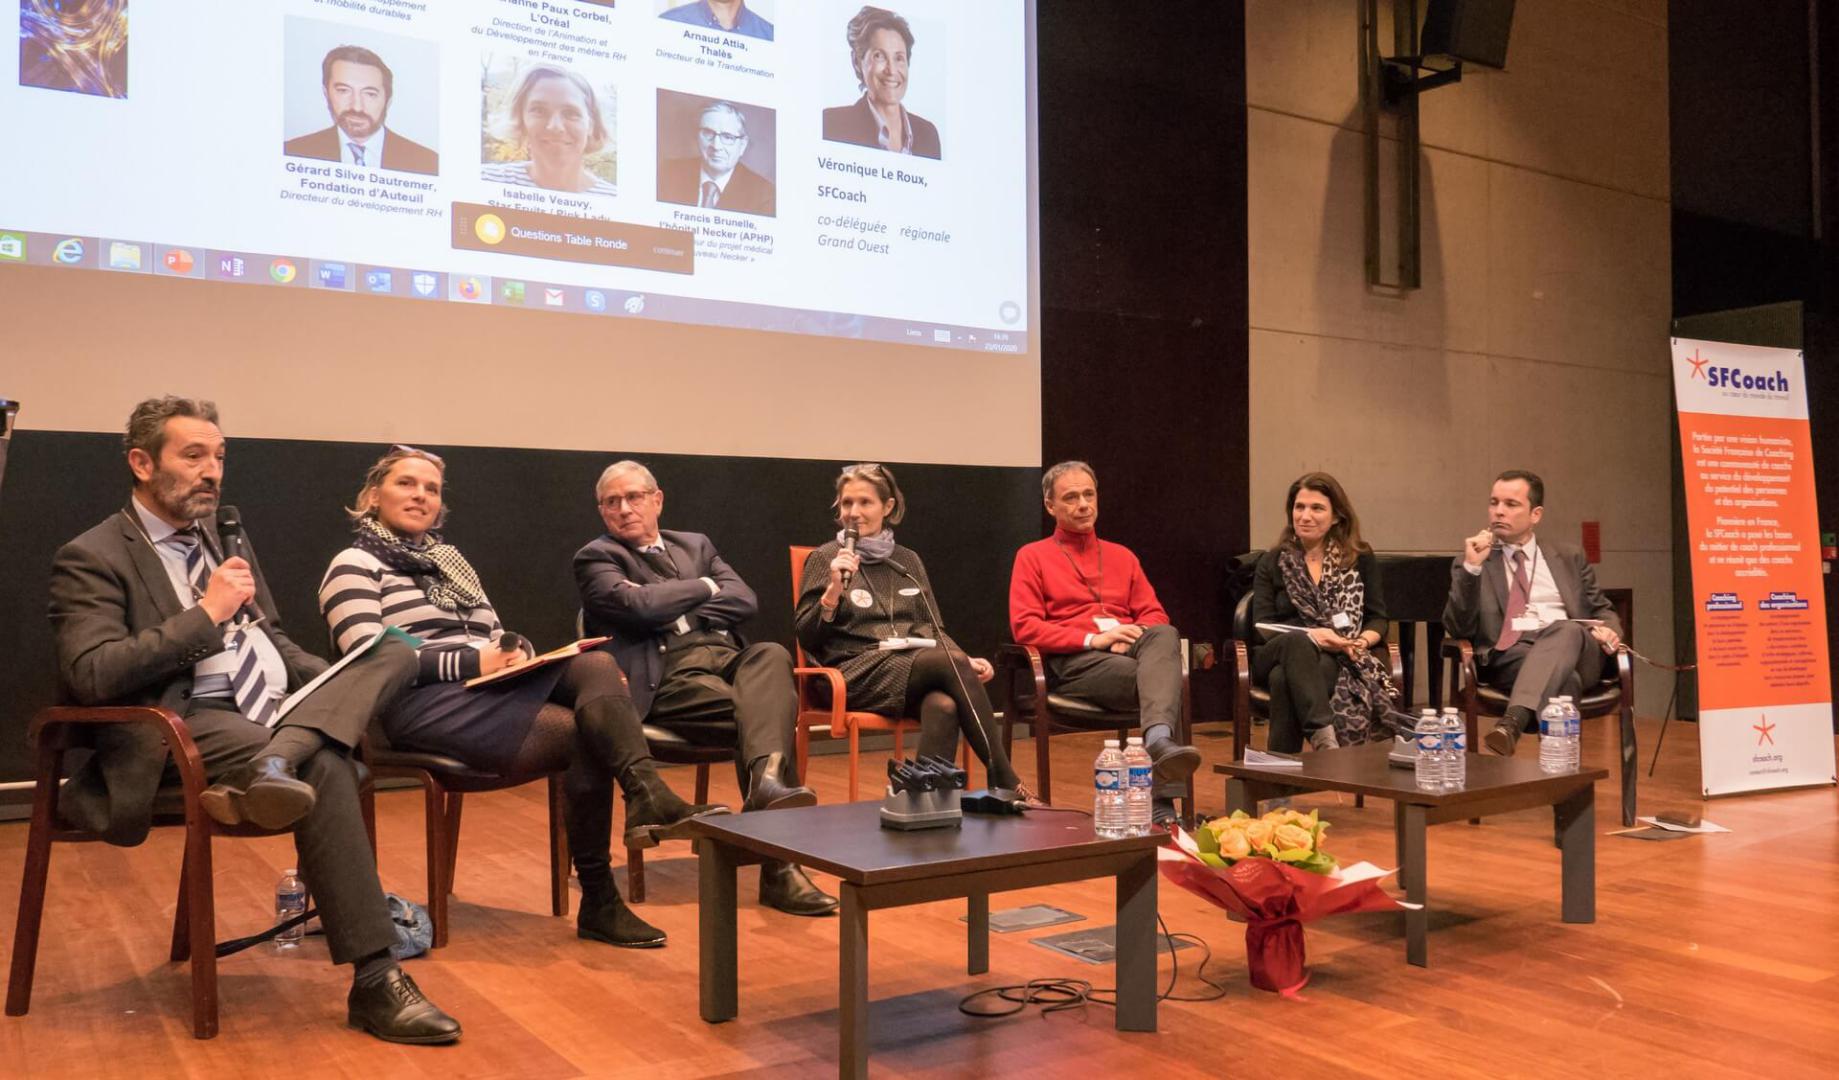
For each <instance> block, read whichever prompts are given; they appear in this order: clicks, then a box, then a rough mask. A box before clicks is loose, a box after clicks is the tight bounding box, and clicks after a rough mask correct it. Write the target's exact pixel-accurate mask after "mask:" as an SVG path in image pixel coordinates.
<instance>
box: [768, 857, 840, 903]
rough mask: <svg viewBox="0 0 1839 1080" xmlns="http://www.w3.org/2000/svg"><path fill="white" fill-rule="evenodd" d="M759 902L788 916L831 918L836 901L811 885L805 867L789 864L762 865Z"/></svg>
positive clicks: (769, 863) (770, 863)
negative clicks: (828, 916)
mask: <svg viewBox="0 0 1839 1080" xmlns="http://www.w3.org/2000/svg"><path fill="white" fill-rule="evenodd" d="M760 903H762V904H764V905H766V906H767V907H770V908H778V909H779V910H780V911H783V912H785V913H786V914H787V915H828V914H830V913H831V912H833V911H835V910H836V908H837V899H836V897H834V896H831V895H830V894H829V893H827V892H825V891H824V890H822V889H820V888H818V887H817V886H816V885H814V884H812V882H811V879H810V878H808V877H806V876H805V872H804V870H803V869H802V868H800V867H797V866H794V865H792V864H791V863H786V862H764V863H761V864H760Z"/></svg>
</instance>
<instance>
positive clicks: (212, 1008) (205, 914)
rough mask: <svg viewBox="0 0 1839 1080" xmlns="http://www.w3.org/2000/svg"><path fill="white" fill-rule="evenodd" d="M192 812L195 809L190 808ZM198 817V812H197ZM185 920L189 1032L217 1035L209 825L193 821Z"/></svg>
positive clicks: (187, 846) (187, 859) (203, 1036)
mask: <svg viewBox="0 0 1839 1080" xmlns="http://www.w3.org/2000/svg"><path fill="white" fill-rule="evenodd" d="M194 811H195V808H194ZM197 816H198V817H202V815H201V814H200V815H197ZM183 880H184V881H185V882H186V884H187V892H188V895H187V897H186V909H187V911H186V913H187V915H188V916H189V918H188V919H187V920H186V921H187V922H188V923H189V924H190V925H189V928H188V932H189V933H190V935H191V943H190V944H191V946H192V949H191V954H192V961H191V962H192V1035H193V1036H195V1037H196V1038H200V1039H214V1038H216V1037H217V947H216V946H217V911H216V906H215V901H214V899H213V898H212V895H211V827H210V825H209V824H207V823H204V822H202V821H197V820H194V821H193V822H191V823H189V824H187V826H186V828H185V870H184V874H183Z"/></svg>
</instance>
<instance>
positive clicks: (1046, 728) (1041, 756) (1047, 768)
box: [1031, 713, 1054, 806]
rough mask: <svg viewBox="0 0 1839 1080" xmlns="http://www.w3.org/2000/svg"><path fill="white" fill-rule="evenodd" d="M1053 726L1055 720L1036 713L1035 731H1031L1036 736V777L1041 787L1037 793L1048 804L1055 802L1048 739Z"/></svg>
mask: <svg viewBox="0 0 1839 1080" xmlns="http://www.w3.org/2000/svg"><path fill="white" fill-rule="evenodd" d="M1052 726H1053V721H1051V720H1048V719H1046V718H1045V717H1044V716H1042V714H1040V713H1036V714H1035V719H1034V731H1033V732H1031V734H1032V735H1033V736H1034V779H1035V785H1036V786H1037V787H1038V788H1040V790H1039V791H1036V792H1035V794H1036V795H1037V796H1039V797H1040V799H1041V801H1042V802H1044V803H1046V804H1047V805H1048V806H1052V805H1053V804H1054V775H1053V766H1052V765H1050V764H1049V763H1048V756H1047V740H1048V737H1049V732H1050V731H1051V730H1052Z"/></svg>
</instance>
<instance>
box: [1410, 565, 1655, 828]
mask: <svg viewBox="0 0 1839 1080" xmlns="http://www.w3.org/2000/svg"><path fill="white" fill-rule="evenodd" d="M1603 596H1604V597H1605V598H1606V599H1608V601H1609V603H1610V605H1611V606H1612V607H1614V608H1615V609H1616V617H1617V618H1619V619H1621V620H1622V630H1623V635H1622V640H1623V641H1625V642H1627V643H1628V644H1630V645H1633V644H1634V639H1635V593H1634V590H1633V589H1604V590H1603ZM1443 659H1445V660H1449V661H1453V663H1452V664H1451V666H1450V670H1449V702H1450V704H1452V705H1454V706H1455V707H1456V708H1458V709H1461V710H1462V720H1463V723H1464V724H1465V725H1466V726H1467V727H1468V738H1469V752H1470V753H1479V752H1480V750H1481V740H1480V739H1479V738H1478V737H1477V736H1478V735H1479V728H1480V726H1481V721H1482V719H1483V718H1486V719H1490V720H1496V719H1499V718H1500V717H1501V716H1503V715H1505V714H1506V712H1507V694H1505V693H1504V692H1502V691H1500V690H1496V689H1495V688H1494V687H1492V686H1489V685H1488V684H1486V683H1484V682H1482V681H1481V679H1480V678H1479V677H1478V676H1477V674H1476V669H1475V647H1474V645H1472V644H1471V643H1470V642H1468V641H1465V640H1463V639H1461V638H1449V639H1446V640H1445V641H1444V642H1443ZM1610 660H1612V661H1613V662H1609V661H1606V662H1605V663H1604V664H1603V677H1602V679H1600V680H1599V681H1598V682H1597V684H1596V685H1595V686H1587V687H1585V688H1584V692H1583V693H1582V694H1580V695H1578V698H1577V711H1578V712H1579V713H1581V714H1582V715H1583V717H1584V719H1586V720H1589V719H1594V718H1596V717H1599V716H1608V715H1609V714H1610V713H1614V714H1616V719H1617V736H1618V739H1619V743H1620V754H1621V759H1622V763H1621V773H1622V825H1623V827H1624V828H1627V827H1630V826H1633V825H1634V823H1635V778H1636V775H1637V773H1638V772H1639V769H1638V768H1637V766H1636V761H1635V757H1636V750H1635V669H1634V662H1633V660H1632V659H1631V658H1630V657H1629V655H1628V654H1627V653H1625V652H1618V653H1616V654H1615V656H1614V657H1612V658H1610Z"/></svg>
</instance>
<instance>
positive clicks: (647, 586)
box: [575, 529, 760, 716]
mask: <svg viewBox="0 0 1839 1080" xmlns="http://www.w3.org/2000/svg"><path fill="white" fill-rule="evenodd" d="M658 538H659V539H660V540H662V541H663V543H664V546H665V548H666V549H668V550H669V552H670V554H671V557H672V561H673V562H675V563H676V565H677V572H678V574H679V577H677V578H676V579H671V578H667V577H665V576H663V575H661V574H659V573H658V572H657V571H655V570H653V569H652V568H651V564H650V563H648V562H646V561H645V559H644V557H643V556H641V555H640V554H639V553H638V552H637V551H636V550H634V549H633V548H631V547H628V546H627V545H626V542H625V541H624V540H621V539H620V538H618V537H617V536H614V535H612V534H611V533H606V534H602V535H601V536H600V537H599V538H598V539H595V540H592V541H590V542H589V543H588V544H587V545H586V546H584V547H583V548H582V549H581V550H580V551H577V552H575V587H576V588H577V589H578V590H579V592H580V594H581V616H582V626H583V629H584V630H585V632H586V633H587V634H588V635H589V636H591V637H599V636H601V635H603V634H604V635H606V636H607V637H610V638H612V639H613V640H612V641H611V642H609V643H608V646H607V647H608V648H610V649H611V651H612V653H613V658H614V659H615V660H617V661H618V662H619V667H620V670H621V671H623V672H625V673H626V685H627V687H628V688H629V689H630V690H631V692H632V703H633V704H634V705H636V706H637V707H638V711H639V715H640V716H645V715H647V714H649V713H650V712H651V701H652V698H654V697H655V696H657V693H658V683H659V682H660V681H661V680H662V679H663V677H664V642H665V638H666V637H668V636H669V634H670V632H671V630H672V628H673V627H674V626H675V625H676V622H677V619H678V618H679V617H684V618H688V619H689V621H690V625H691V626H692V627H693V628H695V629H701V630H720V631H723V632H725V633H727V634H728V636H729V637H730V638H732V639H733V641H734V646H735V648H737V649H738V648H742V647H743V646H744V645H745V644H746V643H745V641H743V640H742V638H741V636H740V634H739V633H738V632H737V631H738V629H739V627H740V625H741V624H742V623H744V622H746V621H747V620H749V619H751V618H753V617H754V615H755V614H756V613H757V612H758V611H759V610H760V601H759V599H758V598H757V597H755V596H754V592H753V590H752V589H750V588H748V587H747V583H746V582H745V581H742V580H741V575H739V574H737V573H735V572H734V568H733V567H731V566H729V565H728V563H727V562H726V561H725V560H723V559H722V557H721V554H720V553H719V552H717V551H716V550H715V544H714V543H713V542H712V541H710V539H709V538H708V537H706V536H704V535H703V534H701V533H693V532H675V531H672V530H670V529H664V530H660V532H659V534H658ZM705 577H706V578H711V579H713V580H714V581H715V583H716V584H717V585H719V586H720V587H721V592H719V593H717V594H716V595H715V596H713V597H711V596H710V595H709V586H708V585H707V584H706V583H705V582H703V581H702V579H703V578H705Z"/></svg>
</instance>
